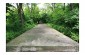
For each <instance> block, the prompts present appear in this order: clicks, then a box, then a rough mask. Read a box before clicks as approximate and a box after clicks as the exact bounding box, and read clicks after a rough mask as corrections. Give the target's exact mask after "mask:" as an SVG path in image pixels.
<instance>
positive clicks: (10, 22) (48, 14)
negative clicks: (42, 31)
mask: <svg viewBox="0 0 85 55" xmlns="http://www.w3.org/2000/svg"><path fill="white" fill-rule="evenodd" d="M37 5H38V4H37V3H31V4H28V5H27V4H22V12H23V15H22V14H21V16H24V17H23V19H22V18H21V19H20V18H19V15H20V14H19V11H18V9H19V7H17V8H16V7H15V6H13V5H12V4H10V3H7V4H6V29H7V31H6V33H7V34H6V37H7V42H9V41H10V40H12V39H14V38H15V37H17V36H19V35H20V34H21V33H23V32H25V31H26V30H29V29H31V28H33V27H34V26H35V24H38V23H39V22H40V21H41V22H42V23H49V25H50V26H51V27H52V28H54V29H56V30H58V31H60V32H62V33H63V34H65V35H67V36H68V37H70V38H72V39H73V40H75V41H77V42H79V4H78V3H67V4H66V5H65V4H64V3H46V4H45V7H46V8H42V9H39V7H38V6H37ZM22 20H23V22H22V23H23V25H22V24H21V21H22Z"/></svg>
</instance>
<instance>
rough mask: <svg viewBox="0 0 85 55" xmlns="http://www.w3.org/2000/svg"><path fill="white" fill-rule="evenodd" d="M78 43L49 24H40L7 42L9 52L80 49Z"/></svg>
mask: <svg viewBox="0 0 85 55" xmlns="http://www.w3.org/2000/svg"><path fill="white" fill-rule="evenodd" d="M78 45H79V44H78V43H77V42H75V41H73V40H72V39H70V38H69V37H67V36H65V35H64V34H62V33H60V32H59V31H57V30H55V29H53V28H51V27H49V26H47V25H46V24H38V25H37V26H35V27H34V28H33V29H31V30H28V31H26V32H25V33H23V34H21V35H20V36H18V37H16V38H15V39H13V40H12V41H10V42H9V43H7V52H9V51H14V52H18V51H20V52H26V51H27V52H28V51H72V52H73V51H79V47H78Z"/></svg>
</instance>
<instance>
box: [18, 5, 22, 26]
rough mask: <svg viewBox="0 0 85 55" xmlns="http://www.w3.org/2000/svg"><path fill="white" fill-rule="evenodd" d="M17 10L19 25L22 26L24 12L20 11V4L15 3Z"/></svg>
mask: <svg viewBox="0 0 85 55" xmlns="http://www.w3.org/2000/svg"><path fill="white" fill-rule="evenodd" d="M17 9H18V15H19V19H20V23H21V25H23V24H24V12H23V9H22V3H19V4H18V3H17Z"/></svg>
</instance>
